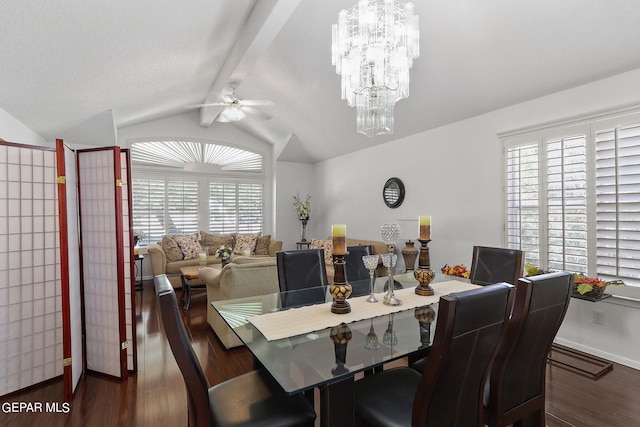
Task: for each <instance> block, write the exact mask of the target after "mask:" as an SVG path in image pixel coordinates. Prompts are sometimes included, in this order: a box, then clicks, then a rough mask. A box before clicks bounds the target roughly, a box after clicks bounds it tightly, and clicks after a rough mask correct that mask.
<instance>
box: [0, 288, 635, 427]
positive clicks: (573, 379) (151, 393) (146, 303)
mask: <svg viewBox="0 0 640 427" xmlns="http://www.w3.org/2000/svg"><path fill="white" fill-rule="evenodd" d="M137 310H138V312H137V313H136V322H137V337H138V373H137V374H136V375H130V376H129V379H128V380H127V381H124V382H120V381H114V380H111V379H106V378H104V377H102V376H99V375H94V374H85V375H84V376H83V378H82V379H81V381H80V384H79V386H78V389H77V390H76V394H75V397H74V400H73V402H72V403H71V408H70V409H71V410H70V412H69V413H68V414H61V413H37V414H33V413H20V414H14V413H8V414H7V413H4V412H0V426H2V427H5V426H6V427H14V426H15V427H23V426H46V427H57V426H60V427H70V426H71V427H76V426H77V427H85V426H100V427H103V426H127V427H129V426H130V427H156V426H186V425H187V397H186V390H185V387H184V383H183V380H182V376H181V375H180V371H179V370H178V367H177V365H176V362H175V359H174V358H173V355H172V354H171V350H170V348H169V345H168V343H167V341H166V339H165V338H164V334H163V332H162V330H161V326H160V323H159V319H158V311H157V304H156V301H155V294H154V291H153V283H152V282H151V281H146V282H145V283H144V291H142V292H138V293H137ZM183 320H184V322H185V325H186V327H187V331H188V334H189V336H190V338H191V339H192V343H193V346H194V349H195V351H196V354H197V355H198V358H199V360H200V363H201V365H202V368H203V370H204V371H205V375H206V376H207V379H208V381H209V383H210V384H211V385H213V384H218V383H220V382H223V381H226V380H228V379H230V378H233V377H235V376H237V375H240V374H242V373H245V372H248V371H250V370H251V369H252V368H253V358H252V356H251V354H250V352H249V351H248V350H247V349H246V348H244V347H238V348H234V349H231V350H226V349H225V348H224V347H223V346H222V344H221V343H220V341H219V340H218V339H217V337H216V336H215V334H214V333H213V331H212V330H211V328H210V327H209V325H208V324H207V321H206V299H204V298H194V299H193V300H192V302H191V307H190V309H189V310H188V311H183ZM62 396H63V394H62V380H57V381H51V382H48V383H46V384H44V385H42V386H38V387H35V388H33V389H31V390H27V391H24V392H20V393H15V394H13V395H9V396H5V397H4V398H2V399H0V404H2V403H5V402H43V403H44V402H59V403H62ZM639 398H640V371H638V370H635V369H631V368H628V367H626V366H622V365H617V364H614V368H613V371H611V372H609V373H607V374H606V375H604V376H603V377H602V378H600V379H598V380H593V379H590V378H587V377H584V376H580V375H577V374H575V373H572V372H569V371H566V370H563V369H560V368H558V367H554V366H549V367H548V369H547V405H546V406H547V417H546V424H547V426H549V427H569V426H575V427H602V426H608V427H628V426H640V404H638V400H639ZM316 401H317V399H316Z"/></svg>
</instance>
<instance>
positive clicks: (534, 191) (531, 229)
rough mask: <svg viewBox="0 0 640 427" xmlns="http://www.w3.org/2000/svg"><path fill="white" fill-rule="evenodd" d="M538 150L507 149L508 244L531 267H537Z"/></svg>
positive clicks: (524, 147) (535, 146) (532, 147)
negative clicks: (520, 254) (519, 251)
mask: <svg viewBox="0 0 640 427" xmlns="http://www.w3.org/2000/svg"><path fill="white" fill-rule="evenodd" d="M538 151H539V149H538V144H537V143H536V144H526V145H522V146H516V147H510V148H508V149H507V244H508V247H509V248H512V249H521V250H523V251H524V252H525V262H526V263H531V264H533V265H540V200H539V197H538V194H539V186H540V185H539V155H538Z"/></svg>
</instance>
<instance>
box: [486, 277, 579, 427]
mask: <svg viewBox="0 0 640 427" xmlns="http://www.w3.org/2000/svg"><path fill="white" fill-rule="evenodd" d="M572 286H573V275H572V274H570V273H565V272H558V273H549V274H542V275H539V276H533V277H527V278H523V279H520V280H519V281H518V283H517V285H516V296H515V303H514V305H513V314H512V316H511V319H509V321H508V322H507V325H506V327H505V336H504V339H503V341H502V342H501V343H500V346H499V347H498V350H497V352H496V357H495V361H494V363H493V366H492V367H491V374H490V376H489V383H488V387H487V389H486V390H485V405H486V406H485V423H486V424H488V425H489V426H507V425H511V424H516V425H519V424H518V422H520V421H522V420H523V419H525V418H527V417H528V418H530V419H531V420H532V421H533V424H532V425H534V426H539V427H543V426H544V425H545V409H544V405H545V381H546V366H547V356H548V354H549V351H550V350H551V344H552V343H553V339H554V338H555V336H556V333H557V332H558V329H559V328H560V324H561V323H562V320H563V319H564V315H565V313H566V311H567V307H568V306H569V301H570V299H571V288H572ZM527 425H528V424H527Z"/></svg>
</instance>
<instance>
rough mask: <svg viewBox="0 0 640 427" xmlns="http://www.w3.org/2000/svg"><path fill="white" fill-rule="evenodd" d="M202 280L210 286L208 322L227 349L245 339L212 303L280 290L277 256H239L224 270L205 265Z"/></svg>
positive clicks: (208, 293)
mask: <svg viewBox="0 0 640 427" xmlns="http://www.w3.org/2000/svg"><path fill="white" fill-rule="evenodd" d="M200 279H201V280H202V281H203V282H204V283H205V284H206V286H207V322H208V323H209V325H210V326H211V328H212V329H213V330H214V332H215V333H216V335H217V336H218V338H219V339H220V342H222V344H223V345H224V346H225V348H227V349H229V348H232V347H237V346H240V345H242V341H240V339H239V338H238V336H237V335H236V334H235V333H234V332H233V331H232V330H231V328H230V327H229V326H228V325H227V323H226V322H225V321H224V319H222V317H220V315H219V314H218V312H217V311H216V309H215V308H213V306H211V303H212V302H213V301H220V300H226V299H230V298H242V297H250V296H258V295H265V294H271V293H274V292H278V291H279V287H278V271H277V268H276V260H275V258H267V259H263V260H260V259H259V258H256V257H244V256H237V257H235V258H234V260H233V261H232V262H230V263H229V264H227V265H225V266H224V267H223V268H222V270H218V269H217V267H216V268H210V267H205V268H203V269H202V270H200Z"/></svg>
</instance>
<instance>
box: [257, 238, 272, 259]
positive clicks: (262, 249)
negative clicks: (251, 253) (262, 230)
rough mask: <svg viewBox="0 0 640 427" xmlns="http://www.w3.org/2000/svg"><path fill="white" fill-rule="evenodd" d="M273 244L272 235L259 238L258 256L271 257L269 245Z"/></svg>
mask: <svg viewBox="0 0 640 427" xmlns="http://www.w3.org/2000/svg"><path fill="white" fill-rule="evenodd" d="M270 243H271V234H267V235H266V236H260V237H258V241H257V242H256V255H269V244H270Z"/></svg>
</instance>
